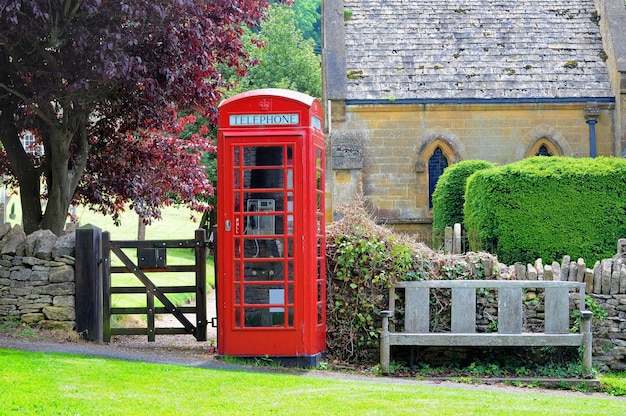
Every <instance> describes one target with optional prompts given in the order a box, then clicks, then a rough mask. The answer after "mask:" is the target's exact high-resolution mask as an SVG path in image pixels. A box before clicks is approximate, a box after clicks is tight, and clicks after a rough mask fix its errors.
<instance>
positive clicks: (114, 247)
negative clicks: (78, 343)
mask: <svg viewBox="0 0 626 416" xmlns="http://www.w3.org/2000/svg"><path fill="white" fill-rule="evenodd" d="M168 248H169V249H171V248H192V249H194V251H195V264H193V265H168V264H166V261H164V260H165V259H166V258H167V257H166V253H167V249H168ZM123 249H134V250H137V253H138V255H137V259H138V261H137V262H136V263H137V264H135V262H133V260H131V258H130V257H129V256H128V254H127V253H125V252H124V251H123ZM111 254H114V255H115V256H116V257H117V258H118V259H119V260H120V261H121V263H122V264H123V265H122V266H112V264H111ZM206 254H207V241H206V231H205V230H204V229H199V230H196V233H195V239H193V240H165V241H162V240H151V241H149V240H145V241H111V240H110V235H109V233H108V232H104V233H102V267H103V282H102V286H103V288H102V289H103V299H102V303H103V328H102V329H103V341H105V342H109V341H110V340H111V336H112V335H147V336H148V342H154V340H155V337H156V335H174V334H190V335H193V336H194V337H195V338H196V340H198V341H206V340H207V324H208V322H207V305H206V293H207V292H206V289H207V288H206ZM146 257H147V258H148V260H149V261H146ZM142 259H143V262H142V261H141V260H142ZM162 272H169V273H177V272H180V273H189V272H194V273H195V285H194V286H166V285H157V284H155V283H153V281H152V280H151V277H149V276H148V275H147V273H149V274H150V276H152V275H153V273H162ZM114 273H132V274H133V275H134V276H135V277H136V278H137V279H138V280H139V282H140V283H141V286H127V287H121V286H112V285H111V275H112V274H114ZM132 293H135V294H145V295H146V306H145V307H115V308H114V307H112V306H111V297H112V296H113V295H115V294H132ZM172 293H190V294H191V293H195V296H196V302H195V306H177V305H175V304H174V303H173V302H172V301H171V300H170V299H169V298H168V294H172ZM155 299H156V300H158V301H159V302H161V304H162V306H155ZM158 314H171V315H173V316H174V317H175V318H176V319H177V320H178V321H179V322H180V323H181V324H182V325H183V327H182V328H181V327H169V328H161V327H156V325H155V320H156V319H155V318H156V315H158ZM185 314H195V319H194V320H193V321H194V322H191V321H190V320H189V319H188V318H187V317H186V316H185ZM112 315H145V316H146V317H147V325H146V327H143V328H136V327H135V328H129V327H127V328H122V327H112V326H111V316H112Z"/></svg>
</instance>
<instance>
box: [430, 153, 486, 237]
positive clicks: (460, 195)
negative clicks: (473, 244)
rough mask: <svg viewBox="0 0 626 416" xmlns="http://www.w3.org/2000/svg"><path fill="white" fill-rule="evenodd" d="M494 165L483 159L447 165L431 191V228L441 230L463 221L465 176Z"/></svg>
mask: <svg viewBox="0 0 626 416" xmlns="http://www.w3.org/2000/svg"><path fill="white" fill-rule="evenodd" d="M493 166H495V165H494V164H493V163H491V162H486V161H484V160H464V161H462V162H459V163H456V164H454V165H451V166H449V167H448V168H446V170H444V172H443V174H442V175H441V176H440V177H439V180H438V181H437V186H436V187H435V192H434V193H433V228H434V229H435V230H438V231H443V230H444V229H445V228H446V227H448V226H450V227H451V226H453V225H454V224H456V223H459V224H462V223H463V205H464V203H465V185H466V182H467V178H468V177H469V176H470V175H471V174H472V173H474V172H476V171H478V170H481V169H488V168H491V167H493Z"/></svg>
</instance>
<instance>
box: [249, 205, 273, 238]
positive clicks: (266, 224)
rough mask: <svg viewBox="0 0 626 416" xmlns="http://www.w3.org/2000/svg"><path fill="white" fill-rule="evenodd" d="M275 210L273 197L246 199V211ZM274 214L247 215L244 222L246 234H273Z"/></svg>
mask: <svg viewBox="0 0 626 416" xmlns="http://www.w3.org/2000/svg"><path fill="white" fill-rule="evenodd" d="M275 210H276V201H275V200H274V199H248V202H247V211H248V212H249V213H250V212H269V211H275ZM275 232H276V228H275V224H274V215H249V216H248V222H247V224H246V234H252V235H271V234H275Z"/></svg>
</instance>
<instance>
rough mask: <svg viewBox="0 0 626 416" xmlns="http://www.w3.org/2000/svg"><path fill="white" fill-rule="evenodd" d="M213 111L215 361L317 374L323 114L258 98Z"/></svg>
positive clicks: (284, 97) (321, 345)
mask: <svg viewBox="0 0 626 416" xmlns="http://www.w3.org/2000/svg"><path fill="white" fill-rule="evenodd" d="M219 111H220V114H219V130H218V147H217V148H218V186H217V189H218V207H219V208H218V226H217V230H218V231H217V234H218V239H217V244H218V250H217V264H218V274H217V309H218V314H217V315H218V341H217V345H218V353H219V354H220V355H229V356H240V357H266V356H267V357H270V358H273V359H276V360H277V361H283V362H285V361H291V362H293V363H295V364H296V365H300V366H307V367H310V366H316V365H317V364H318V363H319V361H320V360H321V357H322V355H323V353H324V352H325V350H326V307H325V305H326V293H325V287H326V282H325V270H326V266H325V216H324V210H325V206H324V182H325V178H324V166H325V153H324V149H325V143H324V134H323V131H322V120H323V115H322V107H321V105H320V102H319V101H318V100H317V99H315V98H313V97H309V96H308V95H305V94H301V93H298V92H295V91H289V90H281V89H264V90H255V91H249V92H246V93H243V94H239V95H237V96H235V97H232V98H230V99H228V100H225V101H224V102H222V103H221V104H220V107H219Z"/></svg>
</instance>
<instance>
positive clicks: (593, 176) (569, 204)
mask: <svg viewBox="0 0 626 416" xmlns="http://www.w3.org/2000/svg"><path fill="white" fill-rule="evenodd" d="M464 213H465V218H464V219H465V221H464V225H465V228H466V230H467V233H468V236H469V237H470V247H471V249H472V250H475V251H477V250H481V249H482V248H484V247H489V246H491V245H493V246H494V247H495V248H494V254H497V255H498V257H499V259H500V261H502V262H504V263H507V264H512V263H515V262H518V261H519V262H524V263H527V262H534V261H535V260H536V259H537V258H542V259H543V260H544V262H545V263H549V262H552V261H555V260H556V261H560V260H561V259H562V257H563V256H564V255H570V256H571V257H572V258H574V259H575V258H579V257H582V258H583V259H584V260H585V262H586V263H587V264H593V263H594V262H595V261H596V260H601V259H604V258H610V257H612V256H613V255H615V250H616V243H617V240H618V238H624V237H626V160H625V159H617V158H596V159H589V158H584V159H575V158H568V157H534V158H529V159H524V160H522V161H519V162H516V163H513V164H510V165H505V166H500V167H493V168H491V169H486V170H480V171H477V172H476V173H474V174H473V175H472V176H471V177H470V178H469V179H468V181H467V189H466V194H465V207H464Z"/></svg>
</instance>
